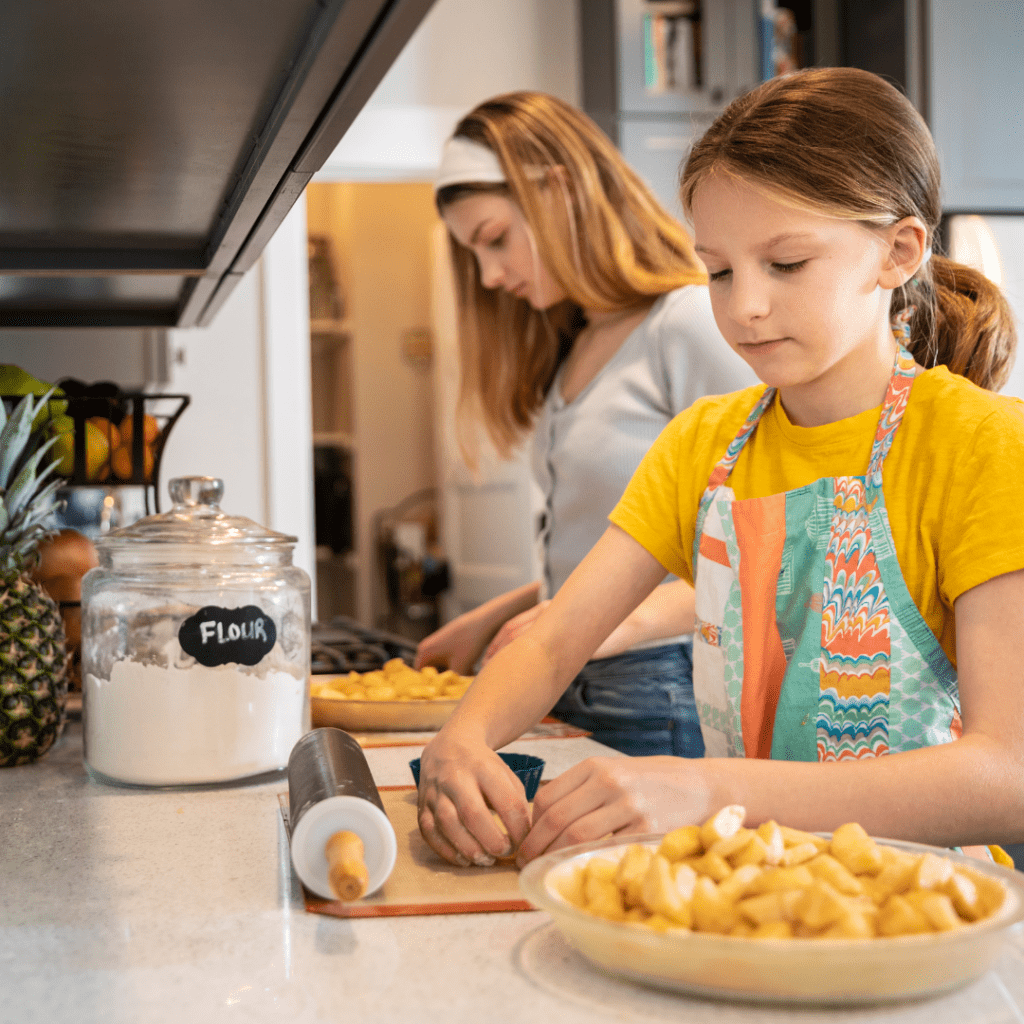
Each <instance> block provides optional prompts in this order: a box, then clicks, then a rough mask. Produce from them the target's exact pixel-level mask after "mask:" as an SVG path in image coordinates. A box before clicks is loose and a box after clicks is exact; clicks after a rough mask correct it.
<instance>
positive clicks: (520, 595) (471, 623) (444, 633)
mask: <svg viewBox="0 0 1024 1024" xmlns="http://www.w3.org/2000/svg"><path fill="white" fill-rule="evenodd" d="M539 592H540V583H536V582H535V583H527V584H526V585H525V586H522V587H519V588H517V589H516V590H510V591H509V592H508V593H506V594H499V595H498V596H497V597H492V598H491V599H490V601H485V602H484V603H483V604H482V605H480V606H479V607H478V608H474V609H473V610H472V611H469V612H466V613H465V614H463V615H460V616H459V617H458V618H457V619H452V621H451V622H449V623H448V624H447V625H445V626H442V627H441V628H440V629H439V630H436V631H435V632H433V633H431V634H430V636H428V637H426V638H425V639H423V640H421V641H420V645H419V647H417V648H416V661H415V663H414V666H413V667H414V668H423V666H424V665H436V666H437V667H438V668H450V669H451V670H452V671H453V672H459V673H461V674H463V675H469V674H471V673H472V671H473V667H474V666H475V665H476V661H477V658H479V657H480V652H481V651H483V649H484V647H485V646H486V645H487V641H488V640H490V639H491V637H493V636H494V634H495V632H496V631H497V629H498V627H499V626H501V625H502V624H503V623H504V622H507V621H508V620H509V619H510V618H512V617H513V616H515V615H518V614H519V613H520V612H522V611H524V610H525V609H527V608H530V607H532V606H533V605H535V604H536V603H537V595H538V593H539Z"/></svg>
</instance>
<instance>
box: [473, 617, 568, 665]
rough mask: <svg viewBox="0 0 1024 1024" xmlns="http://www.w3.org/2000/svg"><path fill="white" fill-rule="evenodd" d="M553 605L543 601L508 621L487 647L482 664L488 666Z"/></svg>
mask: <svg viewBox="0 0 1024 1024" xmlns="http://www.w3.org/2000/svg"><path fill="white" fill-rule="evenodd" d="M549 604H551V602H550V601H541V602H540V604H535V605H534V606H533V607H532V608H528V609H527V610H526V611H525V612H521V613H520V614H519V615H516V616H515V617H514V618H511V619H509V620H508V622H506V623H505V625H503V626H502V627H501V629H499V630H498V632H497V634H496V635H495V637H494V639H493V640H492V641H491V642H490V643H489V644H488V645H487V650H486V651H484V656H483V661H482V664H484V665H486V664H487V662H489V661H490V660H491V658H493V657H494V656H495V655H496V654H497V653H498V651H500V650H501V649H502V647H505V646H507V645H508V644H510V643H512V641H513V640H515V639H516V638H517V637H520V636H522V635H523V633H525V632H526V631H527V630H528V629H529V628H530V627H531V626H532V625H533V624H534V622H536V621H537V618H538V616H539V615H540V613H541V612H542V611H544V609H545V608H547V606H548V605H549Z"/></svg>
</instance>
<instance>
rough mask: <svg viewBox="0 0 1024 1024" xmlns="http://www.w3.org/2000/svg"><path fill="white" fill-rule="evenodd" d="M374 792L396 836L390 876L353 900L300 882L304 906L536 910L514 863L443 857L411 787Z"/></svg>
mask: <svg viewBox="0 0 1024 1024" xmlns="http://www.w3.org/2000/svg"><path fill="white" fill-rule="evenodd" d="M378 792H379V793H380V798H381V801H382V802H383V804H384V810H385V811H386V812H387V816H388V819H389V820H390V822H391V825H392V827H393V828H394V830H395V836H396V838H397V839H398V856H397V858H396V859H395V867H394V870H393V871H392V872H391V876H390V877H389V878H388V880H387V881H386V882H385V883H384V885H383V886H382V887H381V888H380V889H378V890H377V892H376V893H374V894H373V895H372V896H366V897H364V898H363V899H361V900H355V901H354V902H352V903H342V902H341V901H340V900H324V899H321V898H320V897H319V896H315V895H314V894H312V893H310V892H308V891H307V890H306V888H305V887H303V890H302V892H303V896H304V898H305V903H306V910H308V911H310V912H311V913H314V914H330V915H333V916H334V917H406V916H410V915H414V914H486V913H495V912H502V911H512V910H533V909H534V907H533V905H532V904H531V903H529V902H528V901H527V900H525V899H523V896H522V894H521V893H520V891H519V870H518V868H516V866H515V864H514V863H511V862H510V863H504V862H501V861H499V862H498V863H497V864H495V865H494V866H493V867H489V868H477V867H469V868H461V867H458V866H457V865H455V864H449V863H448V862H447V861H445V860H442V859H441V858H440V857H439V856H438V855H437V854H436V853H434V851H433V850H431V849H430V847H429V846H427V844H426V842H425V841H424V839H423V836H422V835H421V834H420V828H419V824H418V822H417V820H416V789H415V787H414V786H381V787H380V788H379V790H378ZM278 799H279V801H280V804H281V816H282V817H283V818H284V820H285V825H286V827H288V794H287V793H281V794H279V796H278ZM289 831H290V829H289Z"/></svg>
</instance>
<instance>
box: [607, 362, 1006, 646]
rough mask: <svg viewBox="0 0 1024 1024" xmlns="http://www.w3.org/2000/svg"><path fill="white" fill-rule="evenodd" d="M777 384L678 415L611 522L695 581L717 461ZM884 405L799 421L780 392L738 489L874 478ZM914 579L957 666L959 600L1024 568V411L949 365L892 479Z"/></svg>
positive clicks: (900, 552)
mask: <svg viewBox="0 0 1024 1024" xmlns="http://www.w3.org/2000/svg"><path fill="white" fill-rule="evenodd" d="M763 392H764V385H758V386H756V387H752V388H747V389H746V390H744V391H738V392H735V393H734V394H731V395H721V396H713V397H709V398H702V399H700V400H699V401H697V402H695V403H694V404H693V405H692V406H691V407H690V408H689V409H686V410H684V411H683V412H681V413H680V414H679V415H678V416H676V417H675V419H673V420H672V421H671V422H670V423H669V425H668V426H667V427H666V428H665V429H664V431H662V433H661V435H660V436H659V437H658V439H657V440H656V441H655V443H654V445H653V446H652V447H651V449H650V451H649V452H648V453H647V455H646V457H645V458H644V460H643V462H641V464H640V466H639V467H638V468H637V471H636V473H635V474H634V476H633V479H632V480H631V481H630V483H629V486H628V487H627V488H626V492H625V494H624V495H623V496H622V499H621V500H620V501H619V503H618V505H616V507H615V508H614V509H613V510H612V513H611V515H610V516H609V519H610V520H611V521H612V522H613V523H615V524H616V525H617V526H619V527H621V528H622V529H623V530H625V531H626V532H627V533H628V534H629V535H630V536H631V537H633V538H634V540H636V541H638V542H639V543H640V544H642V545H643V546H644V547H645V548H646V549H647V550H648V551H649V552H650V553H651V554H652V555H654V557H655V558H657V559H658V561H659V562H661V564H662V565H663V566H665V568H666V569H668V571H669V572H672V573H675V574H676V575H677V576H679V577H681V578H682V579H685V580H688V581H690V582H692V580H693V540H694V537H693V534H694V527H695V524H696V519H697V510H698V508H699V506H700V499H701V496H702V495H703V493H704V489H705V487H706V486H707V482H708V478H709V476H710V475H711V471H712V470H713V469H714V467H715V465H716V464H717V463H718V461H719V460H720V459H721V458H722V456H723V455H724V454H725V450H726V448H727V447H728V446H729V443H730V442H731V441H732V439H733V438H734V437H735V436H736V434H737V432H738V431H739V429H740V427H741V426H742V424H743V421H744V420H745V419H746V418H747V415H748V413H749V412H750V410H751V409H752V408H753V406H754V405H755V403H756V402H757V399H758V398H759V397H760V396H761V394H762V393H763ZM879 412H880V407H879V408H875V409H869V410H867V411H866V412H862V413H860V414H858V415H857V416H851V417H850V418H849V419H845V420H839V421H838V422H836V423H828V424H826V425H825V426H821V427H798V426H795V425H794V424H793V423H791V422H790V421H789V418H788V417H787V416H786V412H785V410H784V409H783V408H782V405H781V403H780V401H779V399H778V396H776V398H775V401H774V402H773V403H772V404H771V406H770V407H769V408H768V409H767V410H766V411H765V414H764V416H762V417H761V422H760V423H759V424H758V426H757V429H756V430H755V431H754V434H753V436H752V437H751V438H750V440H749V441H748V442H747V445H746V447H745V448H744V449H743V451H742V452H741V453H740V456H739V459H738V460H737V462H736V465H735V467H734V468H733V471H732V475H731V476H730V478H729V480H728V484H729V486H730V487H731V488H732V489H733V491H734V493H735V495H736V497H737V498H738V499H746V498H761V497H767V496H768V495H770V494H778V493H780V492H782V491H790V490H793V489H795V488H797V487H804V486H806V485H807V484H810V483H813V482H814V481H815V480H818V479H821V478H822V477H835V476H847V475H854V476H860V475H863V474H864V473H866V472H867V466H868V460H869V458H870V455H871V444H872V441H873V440H874V436H875V429H876V427H877V425H878V416H879ZM882 491H883V493H884V495H885V504H886V508H887V510H888V513H889V522H890V524H891V526H892V534H893V540H894V542H895V544H896V553H897V556H898V558H899V563H900V568H901V569H902V570H903V578H904V580H905V581H906V584H907V589H908V590H909V591H910V596H911V597H912V598H913V599H914V603H915V604H916V605H917V607H918V609H919V610H920V612H921V614H922V616H923V617H924V619H925V621H926V622H927V623H928V625H929V626H930V627H931V629H932V631H933V632H934V633H935V635H936V637H938V639H939V642H940V643H941V644H942V647H943V650H945V652H946V654H947V656H948V657H949V659H950V661H951V662H952V663H953V664H954V665H955V664H956V623H955V620H954V616H953V602H954V601H956V599H957V598H958V597H959V596H960V595H961V594H962V593H964V592H965V591H967V590H970V589H971V588H972V587H976V586H978V584H979V583H984V582H985V581H986V580H989V579H992V578H993V577H995V576H1000V575H1002V574H1003V573H1007V572H1013V571H1014V570H1016V569H1024V403H1022V402H1020V401H1019V400H1018V399H1015V398H1007V397H1003V396H1000V395H994V394H992V393H991V392H988V391H984V390H982V389H981V388H979V387H976V386H975V385H974V384H971V383H970V382H969V381H968V380H966V379H965V378H963V377H959V376H956V375H954V374H951V373H950V372H949V371H948V370H947V369H946V368H945V367H944V366H940V367H936V368H935V369H931V370H926V371H925V372H923V373H921V374H919V375H918V377H917V378H916V380H915V381H914V385H913V388H912V389H911V392H910V399H909V401H908V403H907V409H906V412H905V413H904V416H903V422H902V423H901V425H900V427H899V429H898V430H897V432H896V436H895V438H894V440H893V444H892V449H891V450H890V452H889V455H888V457H887V458H886V460H885V466H884V469H883V471H882Z"/></svg>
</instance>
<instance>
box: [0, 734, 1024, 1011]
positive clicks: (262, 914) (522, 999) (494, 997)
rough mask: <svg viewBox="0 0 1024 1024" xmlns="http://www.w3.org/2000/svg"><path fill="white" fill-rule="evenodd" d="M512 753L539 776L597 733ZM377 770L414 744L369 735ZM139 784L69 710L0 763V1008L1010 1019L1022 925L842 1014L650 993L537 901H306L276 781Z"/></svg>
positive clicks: (387, 769) (580, 751) (1018, 990)
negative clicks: (418, 906)
mask: <svg viewBox="0 0 1024 1024" xmlns="http://www.w3.org/2000/svg"><path fill="white" fill-rule="evenodd" d="M509 749H519V750H522V751H524V752H530V753H535V754H538V755H540V756H542V757H544V758H545V759H546V760H547V771H546V776H548V777H550V776H553V775H557V774H559V773H560V772H561V771H564V770H565V769H566V768H567V767H569V766H570V765H571V764H573V763H575V762H576V761H579V760H581V759H582V758H584V757H587V756H590V755H591V754H594V753H607V751H606V750H605V748H603V747H600V746H598V745H597V744H595V743H593V742H591V741H590V740H585V739H549V740H532V741H524V742H521V743H520V744H513V745H512V747H510V748H509ZM366 753H367V759H368V760H369V762H370V765H371V768H372V769H373V772H374V776H375V778H376V780H377V782H378V784H380V785H396V784H398V785H401V784H405V783H406V782H407V781H408V767H407V763H408V761H409V759H410V758H411V757H414V756H416V755H417V754H418V753H419V750H418V748H415V747H390V748H376V749H370V750H368V751H367V752H366ZM286 789H287V784H286V782H285V780H284V779H283V778H281V779H277V780H274V781H272V782H269V783H267V782H264V783H262V784H260V785H249V786H235V787H230V788H218V789H204V790H194V791H187V792H183V791H146V790H136V789H122V788H116V787H109V786H104V785H101V784H98V783H96V782H93V781H91V780H90V779H89V778H88V776H87V775H86V773H85V770H84V768H83V765H82V744H81V729H80V727H79V726H78V725H77V724H74V725H72V726H71V728H70V729H69V731H68V732H67V733H66V734H65V736H64V737H63V738H62V739H61V741H60V743H59V745H58V746H57V747H56V748H55V749H54V750H53V751H51V752H50V754H49V755H48V756H47V757H46V758H44V759H43V760H42V761H41V762H39V763H38V764H36V765H31V766H28V767H24V768H16V769H4V770H2V771H0V1022H2V1024H8V1022H10V1024H14V1022H18V1024H36V1022H44V1024H59V1022H65V1021H66V1022H74V1024H93V1022H95V1024H101V1022H102V1024H122V1022H124V1024H150V1022H163V1021H166V1022H174V1024H180V1022H187V1024H204V1022H207V1021H218V1022H219V1021H247V1022H248V1021H296V1022H307V1021H332V1022H343V1024H348V1022H364V1021H365V1022H372V1024H378V1022H379V1024H387V1022H403V1024H413V1022H435V1021H443V1022H444V1024H462V1022H466V1024H481V1022H491V1021H495V1022H499V1021H514V1022H519V1024H525V1022H529V1024H545V1022H548V1021H557V1022H559V1024H577V1022H579V1024H583V1022H588V1024H590V1022H606V1021H607V1022H611V1021H631V1022H647V1021H708V1022H712V1024H733V1022H735V1024H752V1022H758V1024H782V1022H783V1021H785V1022H790V1021H792V1020H793V1019H794V1018H797V1019H801V1020H805V1021H808V1022H809V1021H813V1020H821V1019H829V1020H844V1021H845V1020H849V1021H857V1022H859V1021H869V1020H870V1021H875V1020H879V1021H894V1022H900V1024H945V1022H948V1024H973V1022H978V1024H981V1022H985V1024H997V1022H999V1024H1002V1022H1006V1024H1024V940H1022V938H1021V936H1020V935H1019V934H1018V936H1017V937H1016V938H1015V939H1014V940H1012V942H1011V944H1010V945H1009V946H1008V947H1007V949H1006V951H1005V952H1004V954H1003V956H1002V958H1001V959H1000V961H999V963H998V965H997V968H996V969H995V970H993V971H991V972H989V974H987V975H986V976H985V977H984V978H982V979H981V980H980V981H979V982H977V983H975V984H974V985H972V986H970V987H968V988H966V989H963V990H961V991H960V992H957V993H955V994H953V995H950V996H946V997H943V998H939V999H934V1000H930V1001H925V1002H921V1003H916V1004H910V1005H907V1006H898V1007H890V1008H873V1009H860V1010H851V1011H822V1010H792V1009H775V1010H773V1009H768V1008H759V1007H753V1006H742V1005H739V1004H730V1003H713V1002H704V1001H701V1000H695V999H688V998H683V997H680V996H675V995H671V994H666V993H661V992H656V991H653V990H647V989H644V988H642V987H640V986H637V985H633V984H631V983H629V982H625V981H620V980H617V979H613V978H610V977H607V976H605V975H603V974H600V973H598V972H597V971H595V970H593V969H592V968H590V967H589V966H588V965H587V963H586V962H585V961H583V960H582V959H581V958H580V957H579V956H578V954H576V953H575V952H573V951H572V950H571V949H570V948H569V947H568V946H567V945H566V944H565V943H564V941H563V940H562V939H561V937H560V935H559V933H558V932H557V931H556V930H555V929H554V927H553V925H552V924H551V923H550V921H549V919H548V918H547V917H546V916H545V915H543V914H541V913H508V914H463V915H452V916H446V917H404V918H401V917H394V918H376V919H361V920H340V919H336V918H331V917H326V916H322V915H317V914H308V913H306V912H305V910H304V908H303V903H302V898H301V894H300V892H299V889H298V885H297V882H296V881H295V879H294V877H293V875H292V872H291V867H290V861H289V857H288V849H287V844H286V838H285V834H284V830H283V827H282V824H281V819H280V815H279V813H278V801H277V794H278V793H280V792H282V791H285V790H286Z"/></svg>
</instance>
